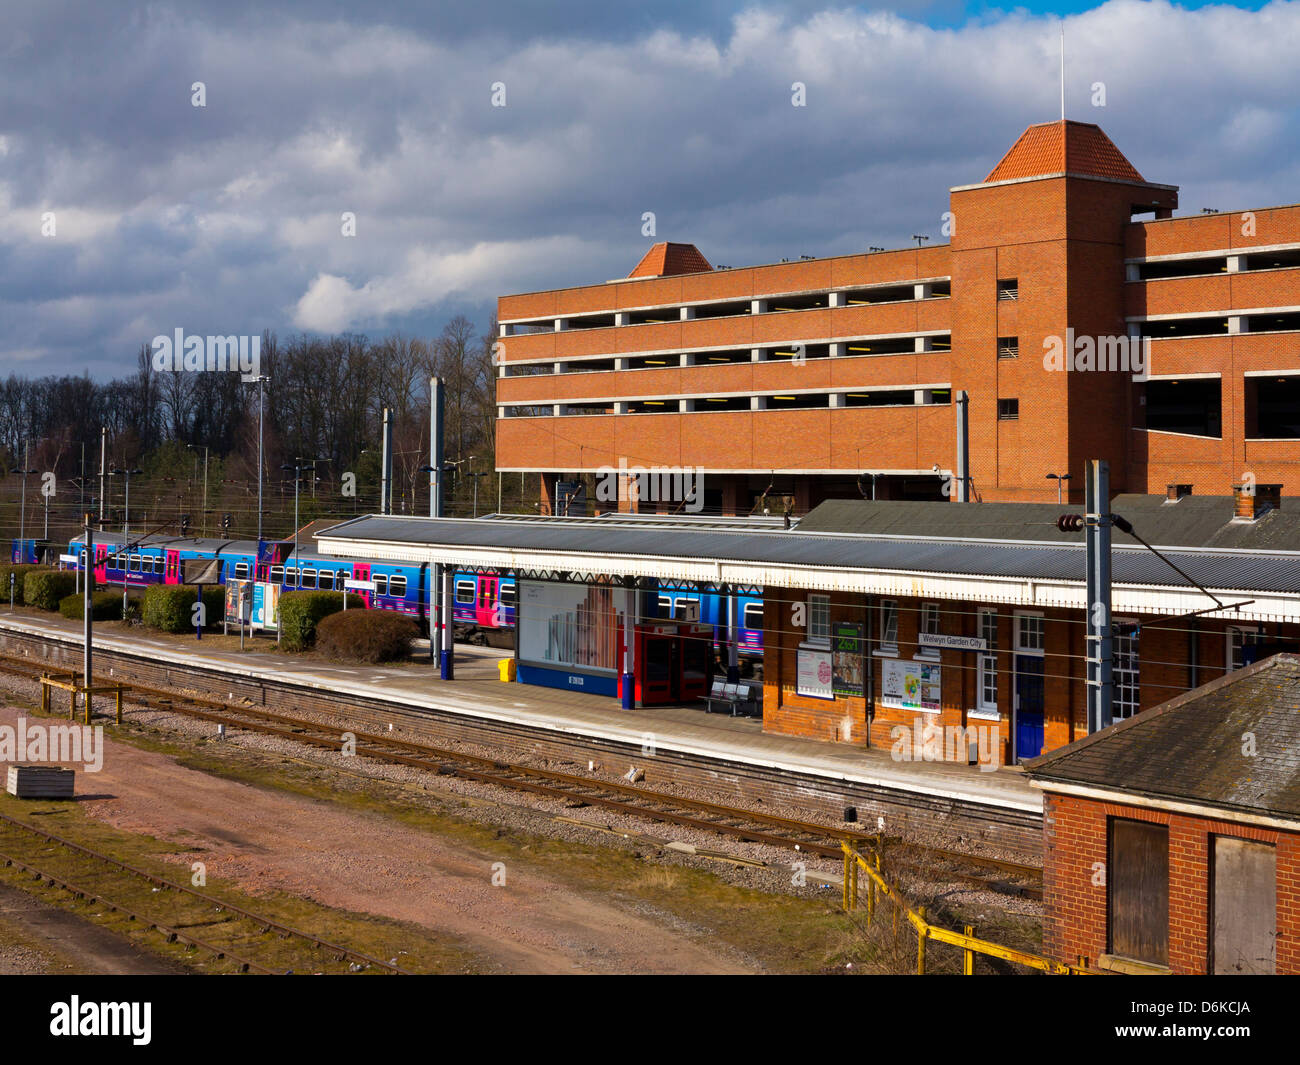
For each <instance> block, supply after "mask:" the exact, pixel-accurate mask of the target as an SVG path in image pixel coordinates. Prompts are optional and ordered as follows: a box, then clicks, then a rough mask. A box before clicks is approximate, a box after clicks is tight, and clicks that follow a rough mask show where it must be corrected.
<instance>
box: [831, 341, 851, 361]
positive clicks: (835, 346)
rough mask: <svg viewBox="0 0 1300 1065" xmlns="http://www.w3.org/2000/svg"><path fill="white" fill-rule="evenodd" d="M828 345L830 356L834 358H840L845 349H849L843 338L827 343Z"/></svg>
mask: <svg viewBox="0 0 1300 1065" xmlns="http://www.w3.org/2000/svg"><path fill="white" fill-rule="evenodd" d="M827 347H828V349H829V351H830V356H831V358H832V359H837V358H839V357H840V356H841V355H843V354H844V353H845V351H847V350H848V345H847V344H845V343H844V341H842V340H837V341H835V342H834V343H832V344H829V345H827Z"/></svg>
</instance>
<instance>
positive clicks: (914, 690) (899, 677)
mask: <svg viewBox="0 0 1300 1065" xmlns="http://www.w3.org/2000/svg"><path fill="white" fill-rule="evenodd" d="M882 665H883V668H882V669H881V673H880V701H881V702H882V703H884V705H885V706H893V707H897V708H899V709H902V710H930V711H938V710H939V707H940V702H941V695H942V686H941V682H940V681H941V675H942V667H941V666H939V665H938V664H937V663H934V662H900V661H899V660H898V659H896V658H886V659H884V660H883V663H882Z"/></svg>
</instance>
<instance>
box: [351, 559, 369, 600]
mask: <svg viewBox="0 0 1300 1065" xmlns="http://www.w3.org/2000/svg"><path fill="white" fill-rule="evenodd" d="M352 579H353V580H354V581H368V580H370V564H369V563H368V562H356V563H353V566H352ZM360 595H361V601H362V602H363V603H365V604H366V609H367V610H369V609H370V599H371V593H370V592H361V593H360Z"/></svg>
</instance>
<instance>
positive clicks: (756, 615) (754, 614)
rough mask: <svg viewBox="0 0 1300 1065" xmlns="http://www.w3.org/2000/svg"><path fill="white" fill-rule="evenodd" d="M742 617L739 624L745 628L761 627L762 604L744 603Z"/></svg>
mask: <svg viewBox="0 0 1300 1065" xmlns="http://www.w3.org/2000/svg"><path fill="white" fill-rule="evenodd" d="M743 617H744V619H743V620H742V621H741V626H742V627H743V628H746V629H755V630H757V629H761V628H762V627H763V604H762V603H746V604H745V612H744V616H743Z"/></svg>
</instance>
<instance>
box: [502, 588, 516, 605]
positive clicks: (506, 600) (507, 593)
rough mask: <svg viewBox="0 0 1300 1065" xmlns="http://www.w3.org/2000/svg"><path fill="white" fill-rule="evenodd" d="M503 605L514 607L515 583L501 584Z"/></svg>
mask: <svg viewBox="0 0 1300 1065" xmlns="http://www.w3.org/2000/svg"><path fill="white" fill-rule="evenodd" d="M501 605H502V606H508V607H511V608H513V607H514V605H515V586H514V585H513V584H503V585H501Z"/></svg>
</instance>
